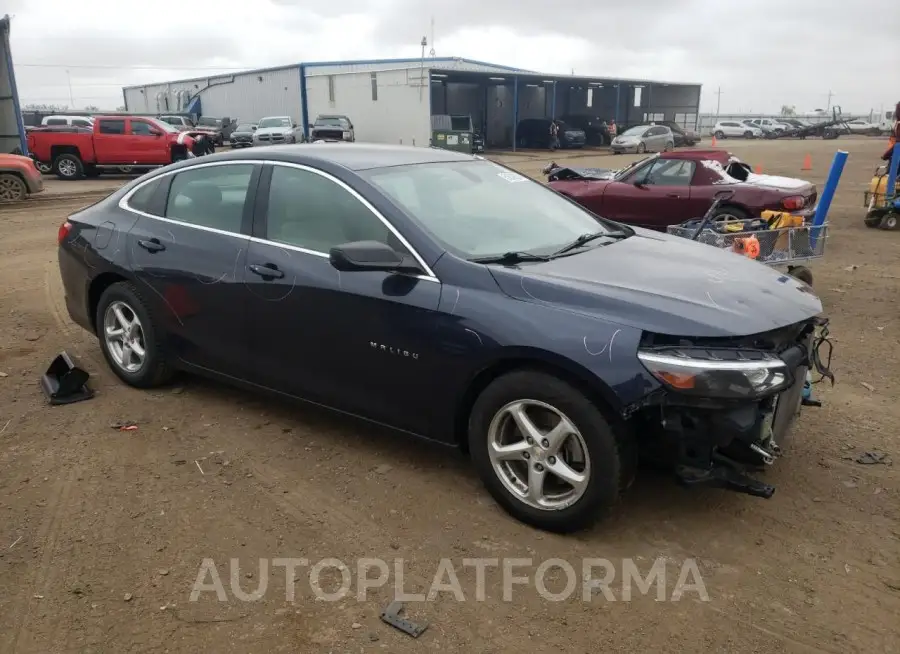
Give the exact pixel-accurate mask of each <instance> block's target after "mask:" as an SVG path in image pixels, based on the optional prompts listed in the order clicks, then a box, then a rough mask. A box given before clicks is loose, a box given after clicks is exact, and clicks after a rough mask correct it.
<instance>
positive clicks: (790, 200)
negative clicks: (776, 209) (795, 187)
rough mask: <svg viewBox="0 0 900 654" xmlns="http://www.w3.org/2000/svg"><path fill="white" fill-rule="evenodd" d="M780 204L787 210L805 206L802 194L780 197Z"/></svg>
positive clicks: (795, 209)
mask: <svg viewBox="0 0 900 654" xmlns="http://www.w3.org/2000/svg"><path fill="white" fill-rule="evenodd" d="M781 206H782V207H784V208H785V209H787V210H788V211H797V210H798V209H802V208H803V207H805V206H806V199H805V198H804V197H803V196H802V195H791V196H789V197H786V198H782V199H781Z"/></svg>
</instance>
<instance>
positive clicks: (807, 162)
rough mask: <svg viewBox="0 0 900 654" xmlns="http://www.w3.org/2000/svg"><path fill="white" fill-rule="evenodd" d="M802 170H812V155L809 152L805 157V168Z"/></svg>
mask: <svg viewBox="0 0 900 654" xmlns="http://www.w3.org/2000/svg"><path fill="white" fill-rule="evenodd" d="M800 170H812V157H811V156H809V155H808V154H807V155H806V157H804V159H803V168H801V169H800Z"/></svg>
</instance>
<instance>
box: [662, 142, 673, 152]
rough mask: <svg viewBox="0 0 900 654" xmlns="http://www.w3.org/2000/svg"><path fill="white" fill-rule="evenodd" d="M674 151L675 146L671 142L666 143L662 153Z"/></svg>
mask: <svg viewBox="0 0 900 654" xmlns="http://www.w3.org/2000/svg"><path fill="white" fill-rule="evenodd" d="M674 149H675V144H674V143H672V141H667V142H666V146H665V148H664V149H663V152H669V151H670V150H674Z"/></svg>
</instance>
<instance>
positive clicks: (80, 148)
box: [28, 116, 194, 179]
mask: <svg viewBox="0 0 900 654" xmlns="http://www.w3.org/2000/svg"><path fill="white" fill-rule="evenodd" d="M193 145H194V141H193V139H192V138H191V137H190V136H189V135H188V134H185V133H184V132H180V131H178V130H177V129H175V128H174V127H173V126H172V125H169V124H167V123H164V122H162V121H161V120H157V119H155V118H148V117H144V116H96V117H95V118H94V127H93V129H83V128H73V129H72V130H66V131H62V130H53V131H50V130H47V131H44V130H42V129H34V130H31V131H29V132H28V150H29V151H30V152H31V154H32V156H33V157H34V158H35V159H36V160H37V161H39V162H41V163H43V164H46V165H49V166H50V167H51V169H52V171H53V172H54V173H55V174H56V176H57V177H59V178H60V179H79V178H81V177H85V176H86V177H96V176H98V175H99V174H100V173H101V171H102V170H103V169H104V168H112V169H116V168H121V167H122V166H137V167H141V168H145V167H152V166H165V165H167V164H170V163H172V162H174V161H180V160H181V159H185V158H187V157H188V156H190V155H189V153H190V151H191V148H192V147H193Z"/></svg>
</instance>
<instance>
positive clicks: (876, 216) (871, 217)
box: [864, 209, 884, 228]
mask: <svg viewBox="0 0 900 654" xmlns="http://www.w3.org/2000/svg"><path fill="white" fill-rule="evenodd" d="M882 218H884V211H883V210H881V209H875V210H874V211H870V212H869V213H867V214H866V217H865V218H864V221H865V223H866V227H869V228H875V227H880V226H881V219H882Z"/></svg>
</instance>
